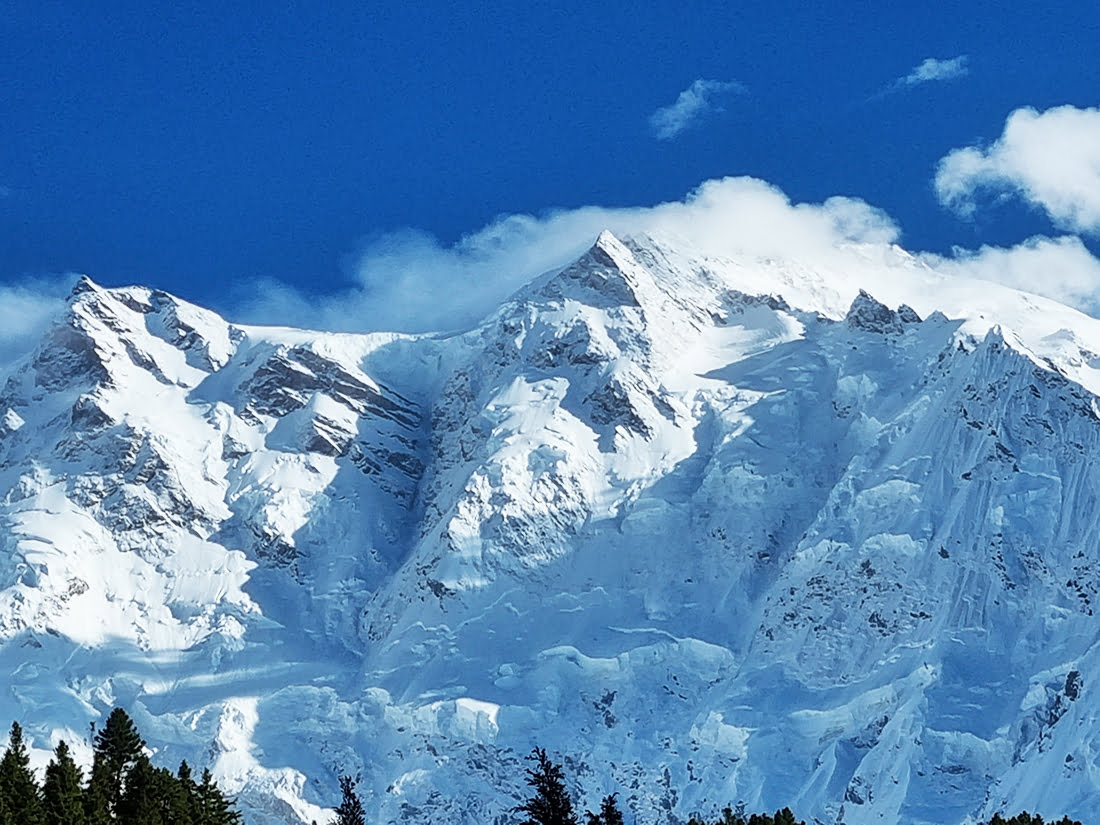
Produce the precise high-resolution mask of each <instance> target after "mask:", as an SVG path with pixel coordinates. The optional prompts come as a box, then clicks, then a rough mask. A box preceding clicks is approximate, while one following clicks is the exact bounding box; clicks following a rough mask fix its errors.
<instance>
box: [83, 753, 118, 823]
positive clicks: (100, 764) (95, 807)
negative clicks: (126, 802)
mask: <svg viewBox="0 0 1100 825" xmlns="http://www.w3.org/2000/svg"><path fill="white" fill-rule="evenodd" d="M113 799H114V793H113V786H112V784H111V777H110V770H109V768H108V767H107V762H106V759H105V758H104V757H103V756H102V755H101V754H98V753H97V754H95V755H94V756H93V757H92V771H91V773H90V774H89V775H88V785H87V787H85V788H84V824H85V825H110V823H111V822H113V821H114V816H113V813H112V804H113Z"/></svg>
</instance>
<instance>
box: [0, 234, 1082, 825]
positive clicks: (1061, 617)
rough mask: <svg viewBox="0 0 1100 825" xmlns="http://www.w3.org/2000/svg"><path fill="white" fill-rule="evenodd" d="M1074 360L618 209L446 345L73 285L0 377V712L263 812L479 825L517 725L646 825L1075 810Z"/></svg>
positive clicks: (870, 265)
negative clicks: (2, 681)
mask: <svg viewBox="0 0 1100 825" xmlns="http://www.w3.org/2000/svg"><path fill="white" fill-rule="evenodd" d="M922 319H923V320H922ZM1098 352H1100V322H1098V321H1096V320H1095V319H1092V318H1089V317H1087V316H1084V315H1081V314H1080V313H1077V312H1075V311H1073V310H1071V309H1068V308H1066V307H1062V306H1060V305H1057V304H1054V303H1052V302H1050V301H1047V300H1045V299H1041V298H1038V297H1036V296H1031V295H1027V294H1024V293H1020V292H1016V291H1013V290H1009V289H1006V288H1002V287H998V286H995V285H991V284H988V283H980V284H979V283H974V282H966V281H962V280H959V279H951V278H947V277H945V276H943V275H941V274H940V273H937V272H936V271H934V270H932V269H930V268H929V267H928V266H927V265H925V264H923V263H921V262H920V261H918V260H916V259H914V258H912V257H910V256H908V255H906V254H904V253H903V252H902V251H900V250H884V249H878V248H873V249H872V248H865V247H851V248H847V249H839V250H837V252H836V255H834V256H833V257H831V258H830V259H829V260H828V261H822V262H814V261H807V260H783V259H777V258H772V259H768V260H758V259H752V258H742V259H713V258H706V257H703V256H698V255H696V254H694V253H693V251H692V250H690V249H687V248H684V247H683V246H680V245H677V244H676V243H675V242H673V241H671V240H669V239H667V238H665V239H661V238H657V239H654V238H647V237H642V236H639V237H636V238H630V239H620V238H616V237H614V236H612V235H611V234H610V233H604V234H602V235H601V236H600V237H599V238H598V239H597V240H596V242H595V244H594V245H593V247H592V248H591V249H590V250H589V252H588V253H586V254H585V255H584V256H582V257H581V258H580V259H578V260H577V261H576V262H574V263H573V264H571V265H569V266H567V267H565V268H563V269H562V270H560V271H557V272H553V273H549V274H548V275H546V276H545V277H543V278H540V279H538V280H536V281H535V282H533V283H531V284H530V285H529V286H528V287H526V288H524V289H522V290H520V291H519V292H518V293H516V294H515V295H514V296H512V298H511V299H510V300H509V301H508V302H506V303H505V304H504V305H502V306H501V307H500V308H499V309H498V310H497V311H496V312H494V313H493V314H492V315H490V316H489V317H488V318H486V319H485V321H484V322H482V323H481V324H479V325H477V326H476V327H474V328H473V329H470V330H467V331H464V332H462V333H459V334H453V335H421V336H399V335H390V334H373V335H337V334H327V333H315V332H309V331H303V330H292V329H279V328H262V327H250V326H244V325H238V324H232V323H229V322H226V321H224V320H223V319H221V318H219V317H218V316H216V315H214V314H213V313H211V312H209V311H206V310H202V309H200V308H198V307H194V306H192V305H190V304H187V303H186V302H184V301H181V300H179V299H177V298H174V297H172V296H170V295H167V294H165V293H162V292H158V291H155V290H149V289H145V288H141V287H133V288H127V289H104V288H102V287H99V286H97V285H96V284H94V283H92V282H91V281H87V280H84V281H81V282H80V283H79V284H78V285H77V287H76V289H75V290H74V293H73V296H72V298H71V303H70V308H69V312H68V314H67V315H66V317H64V318H63V319H61V320H60V321H59V322H58V323H57V324H56V325H55V326H54V327H53V328H52V329H51V330H49V331H48V332H47V333H46V334H45V336H44V337H43V339H42V342H41V344H40V346H39V348H38V350H37V351H36V352H35V353H34V354H33V355H32V356H30V357H29V358H28V359H27V361H26V362H25V363H24V364H23V365H22V366H21V367H20V368H19V369H18V370H16V371H14V372H12V373H11V375H10V376H9V378H8V380H7V383H6V384H5V386H4V387H3V389H2V390H0V411H3V412H2V414H0V543H2V547H0V669H2V670H3V671H4V672H8V673H11V674H12V676H11V681H10V685H11V688H12V690H11V691H10V692H9V693H8V694H6V696H2V697H0V716H3V717H5V718H18V719H20V721H21V722H23V724H24V726H25V728H26V729H27V732H28V737H29V738H30V739H31V740H32V744H33V745H34V747H35V749H36V751H35V753H36V755H37V757H38V759H39V761H40V762H41V761H44V759H45V757H46V752H47V750H48V749H49V748H50V747H51V744H52V740H53V739H55V738H57V737H59V736H62V735H64V736H67V737H70V738H72V737H73V736H74V734H73V732H82V731H85V730H87V725H88V722H89V721H93V720H95V719H97V718H99V717H100V716H101V715H102V714H103V713H104V712H105V711H106V710H109V708H110V707H111V706H112V705H113V704H121V705H124V706H125V707H127V709H128V710H129V711H130V712H131V713H132V714H133V716H134V717H135V719H136V720H137V722H138V723H139V726H140V727H141V729H142V731H143V733H144V734H145V735H146V737H147V738H148V740H149V742H150V745H151V746H152V747H155V748H156V749H158V751H159V753H160V754H161V755H163V757H164V758H163V760H162V761H163V762H164V763H165V764H169V763H171V762H173V761H178V759H180V758H186V759H188V760H189V761H192V762H194V763H196V764H205V763H208V762H213V765H214V768H215V772H216V775H217V778H218V780H219V781H220V782H221V783H222V784H223V786H224V787H226V788H227V789H228V790H229V791H230V792H232V793H239V794H240V799H241V801H242V804H243V805H244V806H246V808H247V810H248V816H249V818H250V821H252V822H255V823H277V822H278V823H282V822H294V821H299V820H300V821H303V822H306V821H309V820H311V819H315V818H320V817H321V816H322V815H323V814H322V813H321V809H322V808H324V807H325V806H330V805H332V804H333V803H334V802H336V801H337V794H338V791H337V788H336V783H335V780H336V776H337V775H338V774H340V773H349V774H353V775H355V774H359V775H361V776H362V780H361V783H360V786H359V787H360V790H361V791H362V792H363V795H364V802H365V804H366V805H367V807H368V809H369V810H370V811H371V815H372V817H375V818H377V819H379V821H391V820H393V821H398V820H400V821H406V822H412V823H416V822H428V821H434V820H439V819H447V820H449V821H455V822H475V821H476V822H480V821H486V820H489V819H491V818H493V817H495V816H498V815H500V814H502V813H504V812H506V811H508V810H509V809H511V808H512V807H513V806H514V805H515V803H516V799H517V797H518V796H519V795H521V794H522V793H523V789H522V777H523V761H522V757H523V755H524V754H525V753H527V752H528V751H529V749H530V747H531V746H532V745H533V744H539V745H541V746H544V747H546V748H548V749H549V750H550V751H552V752H554V753H556V754H560V755H561V756H562V757H563V758H565V759H566V765H567V769H568V770H569V772H570V774H571V775H572V776H574V777H575V781H576V790H577V792H578V793H580V794H581V795H582V797H583V798H582V799H581V800H578V801H579V802H581V803H582V804H588V805H589V806H592V805H594V804H595V803H596V801H597V800H598V798H599V797H601V796H603V795H604V794H606V793H609V792H612V791H618V792H619V793H620V801H621V803H622V805H623V806H624V807H625V808H627V809H629V810H630V811H631V812H632V815H633V816H634V817H636V819H637V821H638V822H654V823H655V822H674V821H678V820H685V819H686V818H687V816H688V815H690V814H691V813H694V812H700V813H706V814H714V813H716V812H717V810H718V809H720V808H721V807H723V806H725V805H727V804H733V805H736V804H737V803H738V802H744V804H745V806H746V808H747V809H749V810H752V809H764V808H768V809H775V808H777V807H781V806H784V805H790V806H791V807H793V808H794V809H795V810H796V812H797V813H798V815H799V816H801V817H805V818H807V819H809V818H815V819H817V820H818V821H821V822H835V823H841V822H843V823H851V824H855V823H871V822H875V823H878V822H881V821H897V822H904V823H950V822H960V823H961V822H964V821H966V820H967V818H968V817H970V818H977V817H986V816H988V815H990V814H991V813H992V812H994V811H997V810H1018V809H1022V808H1027V809H1028V810H1032V811H1039V812H1040V813H1042V814H1043V815H1045V816H1061V815H1062V814H1069V815H1071V816H1076V817H1078V818H1087V816H1088V815H1089V814H1090V813H1091V811H1093V810H1095V808H1096V805H1097V803H1098V802H1100V780H1098V779H1097V778H1096V776H1095V771H1094V770H1093V768H1092V767H1091V765H1092V761H1093V759H1094V756H1095V753H1096V752H1097V749H1098V748H1100V723H1098V720H1097V717H1096V713H1095V707H1094V706H1095V703H1094V702H1091V701H1089V695H1090V691H1091V690H1093V689H1094V688H1093V686H1094V685H1097V684H1100V658H1098V657H1100V654H1098V653H1097V650H1098V648H1097V646H1096V640H1097V635H1096V631H1095V616H1094V613H1095V610H1096V606H1097V600H1098V599H1100V577H1098V575H1097V573H1096V570H1097V569H1100V565H1098V559H1097V554H1098V552H1100V550H1098V549H1097V548H1098V547H1100V536H1098V535H1097V527H1096V525H1097V524H1100V484H1098V483H1097V479H1096V474H1095V472H1094V470H1093V468H1094V466H1096V463H1097V459H1098V457H1100V422H1098V420H1097V419H1098V416H1097V409H1098V406H1097V404H1098V402H1097V397H1096V394H1097V392H1100V371H1098V370H1100V357H1098V356H1096V355H1095V353H1098ZM80 735H82V734H79V733H78V734H75V736H76V737H77V738H79V736H80ZM74 744H76V745H77V747H78V749H79V747H80V744H79V742H76V743H74ZM78 752H79V751H78Z"/></svg>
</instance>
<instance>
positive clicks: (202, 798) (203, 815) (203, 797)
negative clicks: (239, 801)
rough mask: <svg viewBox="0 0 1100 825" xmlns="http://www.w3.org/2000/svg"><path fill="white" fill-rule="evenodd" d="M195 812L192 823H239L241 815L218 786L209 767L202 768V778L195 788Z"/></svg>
mask: <svg viewBox="0 0 1100 825" xmlns="http://www.w3.org/2000/svg"><path fill="white" fill-rule="evenodd" d="M195 801H196V806H195V808H196V813H195V816H194V819H193V820H192V822H193V823H194V825H239V823H240V822H241V815H240V813H238V812H237V811H236V810H234V808H233V803H232V802H231V801H230V800H229V799H226V797H225V794H223V793H222V792H221V789H220V788H218V785H217V783H216V782H214V777H213V776H212V775H211V773H210V770H209V768H204V769H203V772H202V779H201V780H200V781H199V784H198V787H197V788H196V789H195Z"/></svg>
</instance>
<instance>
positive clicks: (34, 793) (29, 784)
mask: <svg viewBox="0 0 1100 825" xmlns="http://www.w3.org/2000/svg"><path fill="white" fill-rule="evenodd" d="M0 797H2V798H3V800H4V803H5V807H6V808H7V810H8V816H9V817H10V818H11V821H12V822H13V823H16V824H17V825H42V823H43V820H42V797H41V792H40V791H39V789H38V783H37V782H35V779H34V774H33V773H31V761H30V757H29V756H28V755H27V747H26V745H25V744H24V743H23V728H22V727H20V725H19V723H18V722H12V723H11V734H10V736H9V738H8V748H7V750H6V751H4V756H3V758H0Z"/></svg>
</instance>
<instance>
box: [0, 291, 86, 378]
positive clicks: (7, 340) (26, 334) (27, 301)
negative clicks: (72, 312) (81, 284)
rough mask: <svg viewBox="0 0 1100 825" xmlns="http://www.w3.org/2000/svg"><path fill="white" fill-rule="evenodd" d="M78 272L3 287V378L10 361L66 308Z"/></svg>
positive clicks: (0, 307)
mask: <svg viewBox="0 0 1100 825" xmlns="http://www.w3.org/2000/svg"><path fill="white" fill-rule="evenodd" d="M77 277H78V276H76V275H71V274H70V275H61V276H57V277H52V278H40V279H35V280H30V281H26V282H24V283H23V284H20V285H18V286H0V377H2V374H3V371H4V369H5V367H6V365H7V364H9V363H10V362H11V361H12V360H13V359H15V358H18V357H19V356H21V355H23V354H25V353H27V352H29V351H30V350H32V349H33V348H34V347H35V345H36V344H37V343H38V340H39V339H40V338H41V336H42V334H43V333H44V332H45V330H46V327H47V326H49V324H50V322H51V321H53V320H54V318H56V317H57V316H58V315H60V314H61V313H62V312H63V311H64V309H65V296H66V295H68V294H69V292H70V290H71V289H72V286H73V284H74V283H75V282H76V279H77Z"/></svg>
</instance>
